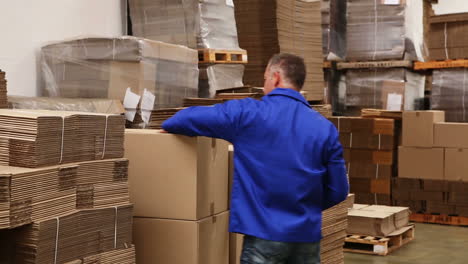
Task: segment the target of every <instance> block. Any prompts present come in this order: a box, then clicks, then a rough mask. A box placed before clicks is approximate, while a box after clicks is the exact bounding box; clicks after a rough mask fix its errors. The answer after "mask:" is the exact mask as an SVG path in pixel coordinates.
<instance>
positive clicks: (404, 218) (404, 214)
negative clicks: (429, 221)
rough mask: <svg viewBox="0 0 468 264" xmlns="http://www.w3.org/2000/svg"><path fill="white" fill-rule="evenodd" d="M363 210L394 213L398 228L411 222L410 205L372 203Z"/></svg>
mask: <svg viewBox="0 0 468 264" xmlns="http://www.w3.org/2000/svg"><path fill="white" fill-rule="evenodd" d="M362 210H367V211H375V212H387V213H393V214H394V215H393V217H394V223H395V227H396V229H400V228H402V227H405V226H407V225H408V223H409V215H410V210H409V208H408V207H397V206H382V205H371V206H369V207H365V208H363V209H362Z"/></svg>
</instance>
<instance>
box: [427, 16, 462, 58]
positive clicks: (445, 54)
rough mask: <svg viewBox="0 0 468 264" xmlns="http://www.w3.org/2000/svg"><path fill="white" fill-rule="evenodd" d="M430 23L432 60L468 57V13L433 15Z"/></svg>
mask: <svg viewBox="0 0 468 264" xmlns="http://www.w3.org/2000/svg"><path fill="white" fill-rule="evenodd" d="M429 23H430V29H429V34H428V37H429V41H428V46H429V53H430V58H431V60H453V59H466V58H468V39H467V36H468V13H462V14H450V15H441V16H431V17H430V18H429Z"/></svg>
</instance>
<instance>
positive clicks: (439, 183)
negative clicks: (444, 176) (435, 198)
mask: <svg viewBox="0 0 468 264" xmlns="http://www.w3.org/2000/svg"><path fill="white" fill-rule="evenodd" d="M422 187H423V188H422V189H423V190H424V191H429V192H448V191H449V190H450V188H449V182H448V181H445V180H422Z"/></svg>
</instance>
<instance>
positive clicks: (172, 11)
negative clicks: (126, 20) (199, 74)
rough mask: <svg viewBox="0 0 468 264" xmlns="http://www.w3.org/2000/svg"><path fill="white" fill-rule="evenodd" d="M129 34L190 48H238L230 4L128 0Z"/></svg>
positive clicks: (199, 0)
mask: <svg viewBox="0 0 468 264" xmlns="http://www.w3.org/2000/svg"><path fill="white" fill-rule="evenodd" d="M129 5H130V16H131V19H132V28H133V34H134V35H135V36H138V37H144V38H148V39H154V40H159V41H164V42H167V43H173V44H179V45H185V46H187V47H190V48H210V49H239V43H238V40H237V29H236V20H235V17H234V3H233V1H232V0H231V1H226V0H171V1H166V0H152V1H149V0H129Z"/></svg>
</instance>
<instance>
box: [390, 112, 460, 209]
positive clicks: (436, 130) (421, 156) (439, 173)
mask: <svg viewBox="0 0 468 264" xmlns="http://www.w3.org/2000/svg"><path fill="white" fill-rule="evenodd" d="M467 131H468V125H467V124H465V123H448V122H444V112H441V111H426V112H406V113H404V115H403V146H402V147H400V150H399V176H400V178H399V179H398V180H397V182H396V185H395V189H394V194H393V197H394V199H395V202H396V203H397V204H400V205H406V206H410V207H411V209H412V211H413V212H416V213H438V214H443V215H458V216H468V211H467V208H468V197H467V196H466V191H467V190H468V184H467V182H468V179H467V178H466V175H467V168H466V161H467V157H468V155H467V150H466V148H468V142H467V141H466V139H465V138H466V133H467Z"/></svg>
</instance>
